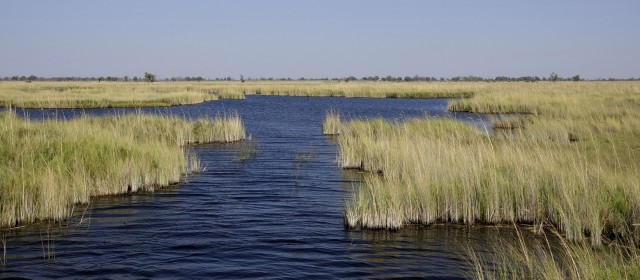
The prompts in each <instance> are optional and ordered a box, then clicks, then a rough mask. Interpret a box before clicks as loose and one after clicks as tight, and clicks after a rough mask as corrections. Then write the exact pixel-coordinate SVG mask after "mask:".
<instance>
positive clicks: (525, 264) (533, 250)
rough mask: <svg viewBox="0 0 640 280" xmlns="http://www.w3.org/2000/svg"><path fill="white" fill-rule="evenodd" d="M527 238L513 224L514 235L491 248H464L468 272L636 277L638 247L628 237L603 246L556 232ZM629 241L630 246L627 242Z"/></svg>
mask: <svg viewBox="0 0 640 280" xmlns="http://www.w3.org/2000/svg"><path fill="white" fill-rule="evenodd" d="M553 232H554V234H555V236H558V237H559V238H554V237H555V236H551V237H552V240H549V239H550V238H547V237H546V236H545V237H544V238H533V239H526V237H524V236H523V234H522V232H521V231H520V230H519V229H518V228H517V227H516V229H515V234H516V238H515V239H510V238H505V237H500V238H497V239H496V240H495V241H494V243H495V244H492V245H491V247H493V248H496V250H495V251H494V252H478V250H477V249H473V248H472V247H471V246H470V247H468V248H467V250H466V251H467V252H466V253H467V255H468V256H467V257H466V259H467V261H468V264H469V268H470V271H471V273H470V276H471V277H473V278H475V279H594V280H596V279H638V276H640V249H639V248H638V247H637V246H633V245H631V244H633V243H632V242H629V240H626V241H625V240H616V241H613V242H611V243H610V244H608V246H606V247H601V248H593V247H591V246H589V245H588V244H585V243H571V242H567V241H566V240H565V239H564V238H562V237H561V236H560V235H559V234H558V233H557V232H555V231H553ZM630 245H631V246H630Z"/></svg>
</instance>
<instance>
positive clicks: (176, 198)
mask: <svg viewBox="0 0 640 280" xmlns="http://www.w3.org/2000/svg"><path fill="white" fill-rule="evenodd" d="M446 106H447V100H446V99H366V98H351V99H348V98H306V97H268V96H259V95H253V96H247V99H246V100H222V101H214V102H207V103H203V104H198V105H192V106H178V107H171V108H149V109H144V110H143V111H144V112H147V113H155V114H171V115H179V116H184V117H187V118H197V117H200V116H215V115H217V114H225V113H231V112H238V113H239V114H240V116H241V117H242V119H243V121H244V123H245V126H246V129H247V134H250V135H251V137H252V138H253V141H255V143H256V145H257V148H258V153H257V154H256V155H255V156H254V157H252V158H250V159H249V160H246V161H239V160H238V153H239V152H238V151H239V150H240V149H241V146H242V145H244V144H243V143H233V144H211V145H202V146H196V147H192V148H191V149H192V150H193V151H195V152H196V153H197V155H198V156H199V158H200V159H201V163H202V166H205V167H206V170H205V171H204V172H202V173H200V174H195V175H189V176H188V177H187V178H185V181H184V182H183V183H180V184H178V185H174V186H171V187H168V188H166V189H163V190H160V191H157V192H155V193H140V194H133V195H126V196H116V197H100V198H95V199H93V201H92V203H91V204H90V205H88V206H77V209H76V214H75V215H74V216H73V218H72V219H70V220H69V221H66V222H63V223H40V224H36V225H29V226H25V227H21V228H18V229H13V230H10V231H7V232H4V233H3V236H4V237H5V238H4V240H6V252H7V253H6V265H5V266H4V267H2V268H0V273H1V276H3V277H8V276H20V277H29V278H63V277H69V278H79V277H80V278H82V277H105V278H114V279H122V278H205V277H206V278H210V277H221V278H249V277H251V278H254V277H264V278H296V279H298V278H307V277H314V278H347V277H348V278H353V277H384V278H388V277H411V276H414V277H433V278H439V277H441V278H465V277H467V276H468V274H467V271H466V264H465V261H464V260H463V259H462V255H463V252H462V251H463V247H464V246H466V244H469V243H471V244H476V245H478V247H482V244H485V243H487V242H488V241H489V239H491V235H493V234H496V232H497V231H499V229H496V228H492V227H475V228H474V227H467V226H452V225H433V226H410V227H407V228H405V229H402V230H399V231H387V230H376V231H373V230H348V229H346V228H345V227H344V225H343V206H344V202H343V199H344V197H345V195H346V194H348V193H349V192H350V191H351V189H352V188H354V187H356V186H357V184H358V182H359V176H360V174H358V173H357V172H355V171H343V170H342V169H341V168H340V167H339V166H337V165H336V163H335V159H336V156H337V147H336V145H335V142H334V140H333V139H332V138H331V137H326V136H323V135H322V131H321V124H322V120H323V118H324V114H325V112H326V111H327V110H328V109H330V108H335V109H337V110H339V111H340V112H341V113H342V115H343V116H346V117H347V118H349V117H351V118H373V117H383V118H387V119H398V120H400V119H402V118H406V117H411V116H424V115H430V116H435V117H453V118H457V119H461V120H464V121H467V122H470V123H472V124H473V125H476V126H477V127H479V128H481V129H482V128H483V127H484V120H483V118H482V117H481V116H478V115H472V114H464V113H462V114H452V115H451V114H448V113H446ZM131 111H135V109H101V110H24V111H23V110H20V109H18V110H17V112H18V113H19V114H21V115H23V116H27V117H29V118H33V119H41V118H60V119H66V118H72V117H75V116H79V115H82V114H91V115H105V114H122V113H126V112H131ZM300 156H305V157H306V159H305V160H300Z"/></svg>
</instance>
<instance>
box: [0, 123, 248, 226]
mask: <svg viewBox="0 0 640 280" xmlns="http://www.w3.org/2000/svg"><path fill="white" fill-rule="evenodd" d="M244 137H245V131H244V125H243V123H242V121H241V120H240V117H239V116H238V115H237V114H230V115H223V116H218V117H217V118H215V119H205V118H202V119H198V120H196V121H188V120H185V119H182V118H177V117H168V116H151V115H144V114H132V115H131V114H129V115H120V116H109V117H89V116H86V117H81V118H78V119H73V120H68V121H58V120H47V121H30V120H26V119H21V118H19V117H17V115H16V114H15V113H14V112H13V111H5V112H2V113H0V155H1V157H2V159H3V160H2V161H0V193H1V194H2V196H1V197H0V227H3V228H6V227H13V226H16V225H18V224H23V223H29V222H33V221H36V220H43V219H53V220H60V219H65V218H66V217H68V215H69V214H70V213H71V210H72V207H73V206H74V205H75V204H79V203H80V204H84V203H88V202H89V200H90V198H91V197H92V196H99V195H114V194H122V193H129V192H136V191H153V190H154V189H155V188H158V187H162V186H167V185H169V184H173V183H176V182H178V181H179V180H180V179H181V176H184V175H185V174H187V173H189V172H197V171H198V170H199V161H198V159H197V158H196V157H195V155H194V154H191V153H189V151H188V149H187V148H186V145H188V144H195V143H210V142H232V141H238V140H242V139H244Z"/></svg>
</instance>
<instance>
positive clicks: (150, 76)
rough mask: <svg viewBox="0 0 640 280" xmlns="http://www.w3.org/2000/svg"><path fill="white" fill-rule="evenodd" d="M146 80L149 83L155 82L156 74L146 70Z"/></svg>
mask: <svg viewBox="0 0 640 280" xmlns="http://www.w3.org/2000/svg"><path fill="white" fill-rule="evenodd" d="M144 80H145V81H147V82H149V83H153V82H155V81H156V75H154V74H152V73H149V72H144Z"/></svg>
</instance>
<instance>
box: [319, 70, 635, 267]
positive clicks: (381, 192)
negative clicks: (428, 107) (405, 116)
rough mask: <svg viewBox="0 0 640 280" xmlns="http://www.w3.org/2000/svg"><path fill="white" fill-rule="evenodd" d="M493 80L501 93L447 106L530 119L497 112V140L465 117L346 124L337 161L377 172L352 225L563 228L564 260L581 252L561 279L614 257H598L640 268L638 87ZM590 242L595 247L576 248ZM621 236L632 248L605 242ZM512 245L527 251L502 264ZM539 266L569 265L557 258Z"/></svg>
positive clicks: (357, 199)
mask: <svg viewBox="0 0 640 280" xmlns="http://www.w3.org/2000/svg"><path fill="white" fill-rule="evenodd" d="M490 87H491V89H492V90H495V92H494V91H482V90H478V91H476V95H474V97H472V98H471V99H463V100H458V101H453V102H452V103H450V106H449V109H450V110H453V111H473V112H481V113H501V114H512V113H518V114H524V116H523V115H519V116H513V117H507V118H495V119H494V120H493V124H494V127H495V128H496V130H494V133H493V134H491V135H486V134H483V133H480V132H479V131H477V130H475V129H474V128H472V127H471V126H468V125H466V124H463V123H461V122H458V121H453V120H442V119H429V118H414V119H410V120H405V121H403V122H391V121H386V120H382V119H370V120H364V121H363V120H352V121H350V122H347V123H345V124H344V125H342V127H341V130H342V133H341V134H340V135H339V136H338V141H339V150H340V153H339V158H338V161H339V163H340V164H341V166H343V167H344V168H360V169H362V170H365V171H370V172H372V174H371V175H368V176H367V177H366V179H365V181H364V184H363V186H362V187H358V188H356V189H355V190H354V193H353V196H352V198H351V199H349V200H347V203H346V205H345V222H346V224H347V225H348V226H349V227H363V228H399V227H402V226H404V225H407V224H411V223H420V224H431V223H435V222H449V223H462V224H475V223H485V224H511V223H518V224H527V225H533V227H534V229H535V231H537V232H544V231H545V230H549V229H557V230H558V231H559V232H560V234H561V235H562V238H563V240H566V242H568V243H566V244H568V245H566V246H565V247H566V248H564V249H566V250H564V252H565V253H566V256H567V257H569V258H583V259H582V260H583V261H584V263H582V264H579V265H577V267H575V270H574V271H565V270H556V272H559V273H560V274H559V275H560V276H562V277H578V276H582V277H584V276H585V275H591V277H594V276H596V275H601V274H593V273H592V271H588V270H585V269H587V268H588V267H589V266H596V267H601V268H602V267H606V265H609V264H610V263H607V262H604V263H594V262H596V261H598V262H599V261H602V259H601V257H602V258H605V257H606V259H607V260H608V261H611V262H613V263H616V262H619V263H618V264H617V265H618V267H620V269H621V271H608V272H611V273H613V274H611V275H627V273H628V271H627V270H628V269H631V270H632V271H636V270H637V266H634V265H632V266H630V267H629V264H630V262H633V261H635V260H637V252H638V248H637V246H638V245H637V244H638V242H639V241H640V229H639V228H638V224H640V211H639V210H640V187H639V186H640V169H639V168H638V167H639V166H638V164H637V162H638V159H640V141H638V139H640V122H639V121H638V120H639V119H640V84H638V83H560V84H553V83H538V84H522V83H514V84H497V85H491V86H490ZM330 117H331V116H327V120H326V121H329V118H330ZM505 128H506V129H508V130H506V131H505V130H504V129H505ZM587 240H588V242H589V244H590V246H587V245H576V244H584V243H583V242H584V241H587ZM621 240H623V241H621ZM620 242H622V245H619V246H623V247H624V248H627V250H624V251H621V250H617V249H616V250H617V251H610V250H613V249H611V248H607V249H597V248H599V247H600V246H601V245H603V244H619V243H620ZM522 246H526V247H521V248H524V249H526V248H529V246H533V245H531V244H523V245H522ZM610 247H611V246H610ZM629 248H630V249H629ZM543 249H544V248H543ZM533 251H535V252H546V254H551V253H550V251H544V250H542V251H541V249H539V248H538V249H535V250H534V249H531V250H527V251H524V252H525V253H522V254H520V257H521V258H520V259H521V260H531V259H539V258H536V257H535V256H530V255H528V254H530V252H533ZM513 252H522V250H521V251H517V250H511V251H510V252H506V251H505V252H503V253H504V254H503V255H504V256H503V257H502V258H503V259H502V260H506V259H509V258H511V257H513ZM536 254H538V253H536ZM540 254H542V253H540ZM607 256H609V257H607ZM612 256H613V257H612ZM615 256H628V257H619V258H617V257H615ZM543 261H545V262H549V263H548V264H547V265H555V266H557V267H562V265H561V263H560V261H558V260H555V259H552V258H546V259H544V260H543ZM563 261H566V259H565V260H563ZM517 267H518V268H516V269H512V268H509V269H507V270H509V273H510V274H514V275H520V274H521V273H524V274H522V275H521V276H522V277H525V278H529V277H534V276H536V275H538V274H537V273H542V272H544V271H551V270H545V269H537V268H536V267H545V266H539V264H526V266H521V265H520V264H519V265H518V266H517ZM525 267H527V268H526V270H527V271H525V272H523V271H520V270H519V269H524V268H525ZM533 268H536V269H537V270H536V271H532V270H531V269H533ZM622 270H624V271H622ZM485 272H486V271H485ZM503 272H504V271H503ZM599 272H602V273H605V272H607V271H599ZM608 272H607V273H608ZM616 273H618V274H616ZM636 273H637V272H636ZM488 275H490V274H488ZM494 276H495V275H494ZM538 276H539V275H538ZM562 277H560V278H562ZM591 277H589V278H591ZM534 278H535V277H534ZM545 278H546V277H545ZM595 278H598V277H595Z"/></svg>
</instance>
